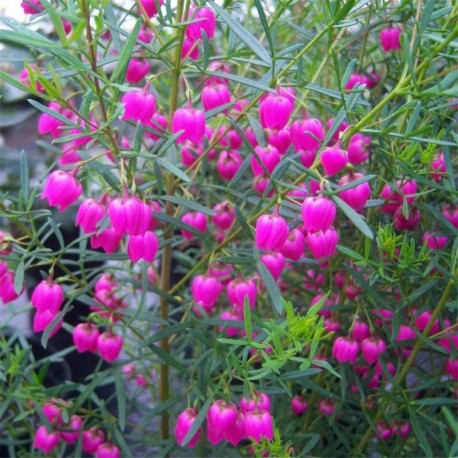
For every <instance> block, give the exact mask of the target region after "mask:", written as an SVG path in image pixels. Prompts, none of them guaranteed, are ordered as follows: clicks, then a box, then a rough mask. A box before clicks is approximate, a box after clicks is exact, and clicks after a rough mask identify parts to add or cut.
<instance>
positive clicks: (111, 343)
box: [97, 331, 123, 363]
mask: <svg viewBox="0 0 458 458" xmlns="http://www.w3.org/2000/svg"><path fill="white" fill-rule="evenodd" d="M122 346H123V339H122V337H121V336H120V335H118V334H113V333H112V332H108V331H107V332H104V333H103V334H100V335H99V337H98V338H97V350H98V352H99V355H100V356H101V357H102V358H103V359H104V360H106V361H108V362H109V363H112V362H113V361H115V360H116V359H117V358H118V356H119V354H120V353H121V350H122Z"/></svg>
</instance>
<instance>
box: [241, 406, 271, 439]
mask: <svg viewBox="0 0 458 458" xmlns="http://www.w3.org/2000/svg"><path fill="white" fill-rule="evenodd" d="M245 431H246V435H247V436H248V437H249V438H250V439H253V440H255V441H256V442H261V438H262V437H265V438H266V439H268V440H273V438H274V428H273V418H272V414H271V413H270V412H269V411H267V410H252V411H250V412H246V413H245Z"/></svg>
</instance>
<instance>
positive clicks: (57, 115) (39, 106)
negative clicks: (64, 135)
mask: <svg viewBox="0 0 458 458" xmlns="http://www.w3.org/2000/svg"><path fill="white" fill-rule="evenodd" d="M27 102H29V103H30V105H32V106H33V107H35V108H36V109H37V110H40V111H42V112H43V113H46V114H48V115H49V116H51V117H52V118H55V119H58V120H59V121H62V122H63V123H64V124H66V125H67V126H71V127H73V128H75V129H79V128H80V126H78V125H76V124H75V123H74V122H73V121H71V120H70V119H68V118H66V117H65V116H62V115H61V114H60V113H57V111H54V110H50V109H49V108H48V107H46V106H45V105H42V104H41V103H39V102H37V101H35V100H33V99H27Z"/></svg>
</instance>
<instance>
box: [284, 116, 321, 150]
mask: <svg viewBox="0 0 458 458" xmlns="http://www.w3.org/2000/svg"><path fill="white" fill-rule="evenodd" d="M290 133H291V143H292V144H293V146H294V149H295V150H296V151H297V152H299V151H301V150H304V151H312V152H316V151H318V150H319V149H320V145H321V142H322V141H323V140H324V128H323V124H322V123H321V121H320V120H319V119H315V118H308V119H301V120H298V121H294V122H293V123H292V124H291V127H290Z"/></svg>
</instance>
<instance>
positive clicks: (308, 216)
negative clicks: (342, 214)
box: [302, 195, 337, 232]
mask: <svg viewBox="0 0 458 458" xmlns="http://www.w3.org/2000/svg"><path fill="white" fill-rule="evenodd" d="M336 213H337V209H336V206H335V204H334V202H332V200H330V199H328V198H326V197H324V196H322V195H319V196H316V197H307V198H306V199H304V202H303V204H302V221H303V223H304V229H305V230H306V231H307V232H318V231H327V230H328V229H329V228H330V227H331V226H332V225H333V224H334V220H335V217H336Z"/></svg>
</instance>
